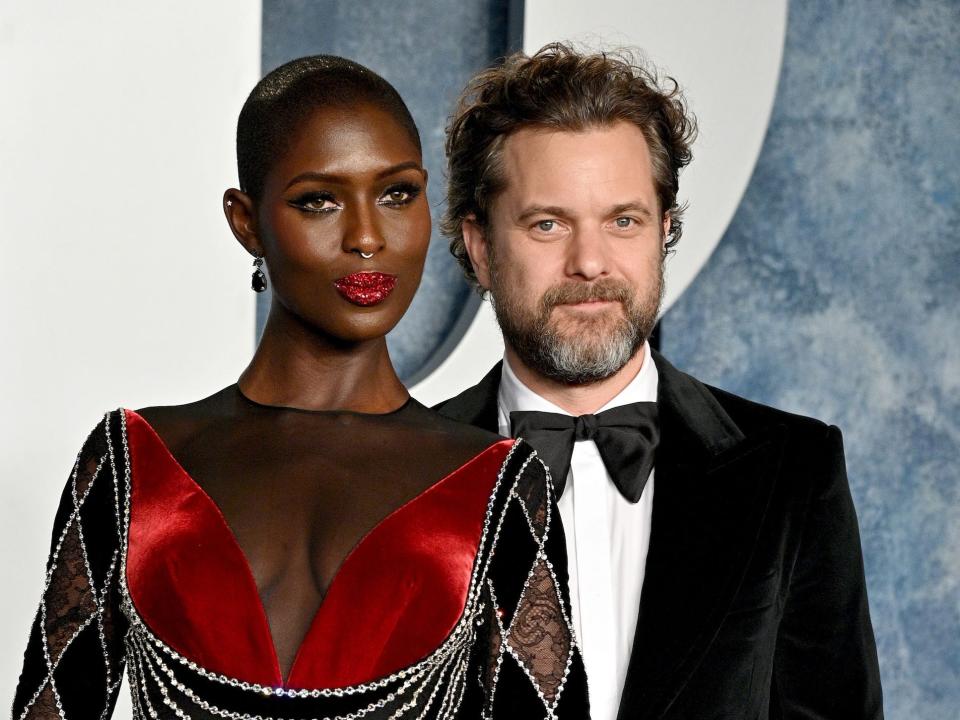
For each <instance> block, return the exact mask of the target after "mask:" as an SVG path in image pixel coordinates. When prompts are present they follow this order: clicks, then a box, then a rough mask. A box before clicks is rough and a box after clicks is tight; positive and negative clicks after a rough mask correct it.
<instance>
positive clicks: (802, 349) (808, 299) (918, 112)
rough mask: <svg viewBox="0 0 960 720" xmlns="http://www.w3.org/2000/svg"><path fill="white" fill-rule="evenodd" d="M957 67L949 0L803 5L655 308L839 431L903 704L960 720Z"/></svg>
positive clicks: (738, 386) (706, 356)
mask: <svg viewBox="0 0 960 720" xmlns="http://www.w3.org/2000/svg"><path fill="white" fill-rule="evenodd" d="M958 69H960V4H958V3H956V2H954V1H953V0H919V1H915V2H895V1H894V0H881V1H876V2H865V1H861V2H843V3H838V2H834V1H833V0H817V1H813V0H805V1H804V2H795V3H791V5H790V14H789V19H788V24H787V37H786V46H785V48H784V57H783V68H782V70H781V77H780V84H779V87H778V92H777V97H776V102H775V104H774V108H773V117H772V119H771V122H770V127H769V130H768V132H767V137H766V140H765V142H764V146H763V149H762V151H761V154H760V158H759V161H758V163H757V166H756V169H755V170H754V174H753V178H752V179H751V182H750V184H749V186H748V188H747V191H746V193H745V196H744V198H743V200H742V202H741V205H740V208H739V210H738V212H737V213H736V216H735V217H734V219H733V222H732V223H731V225H730V227H729V229H728V230H727V232H726V234H725V236H724V237H723V239H722V240H721V242H720V245H719V246H718V248H717V250H716V251H715V253H714V255H713V256H712V258H711V260H710V261H709V263H708V264H707V266H706V267H705V268H704V269H703V271H702V272H701V273H700V275H699V276H698V277H697V279H696V281H695V282H694V284H693V285H692V286H691V287H690V289H689V290H687V292H686V293H684V295H683V297H682V298H680V300H679V302H678V303H677V304H676V305H674V307H673V308H672V309H671V310H670V312H669V313H668V314H667V315H666V317H665V319H664V321H663V323H662V335H661V345H662V347H663V350H664V353H665V354H666V355H667V357H670V358H671V359H672V360H673V362H675V363H676V364H678V365H679V366H680V367H683V368H685V369H686V370H688V371H690V372H691V373H693V374H694V375H696V376H698V377H700V378H701V379H703V380H705V381H708V382H711V383H713V384H716V385H720V386H721V387H723V388H725V389H727V390H731V391H732V392H735V393H738V394H741V395H746V396H748V397H750V398H753V399H756V400H759V401H760V402H764V403H768V404H771V405H776V406H778V407H782V408H784V409H787V410H792V411H794V412H799V413H803V414H807V415H814V416H816V417H819V418H821V419H823V420H826V421H828V422H832V423H836V424H837V425H839V426H840V428H841V429H842V430H843V431H844V439H845V445H846V452H847V466H848V471H849V475H850V481H851V485H852V487H853V494H854V499H855V501H856V505H857V510H858V514H859V517H860V525H861V536H862V539H863V543H864V553H865V561H866V568H867V580H868V584H869V592H870V605H871V609H872V612H873V622H874V628H875V630H876V634H877V642H878V645H879V651H880V664H881V670H882V673H883V684H884V698H885V702H884V704H885V707H886V709H887V717H888V718H891V719H892V720H907V719H910V720H942V719H945V718H958V717H960V592H958V585H960V502H958V495H960V492H958V491H960V483H958V470H957V466H958V459H960V339H958V338H960V311H958V308H960V281H958V273H960V213H958V206H960V133H958V128H960V120H958V118H960V107H958V105H960V81H958V77H960V71H958ZM694 162H696V161H694ZM679 252H683V248H682V243H681V247H680V249H679Z"/></svg>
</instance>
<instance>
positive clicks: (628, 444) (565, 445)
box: [510, 402, 660, 503]
mask: <svg viewBox="0 0 960 720" xmlns="http://www.w3.org/2000/svg"><path fill="white" fill-rule="evenodd" d="M510 431H511V434H512V435H513V436H514V437H522V438H523V439H524V440H526V441H527V442H529V443H530V444H531V445H532V446H533V447H534V449H535V450H536V451H537V454H539V455H540V459H542V460H543V462H545V463H546V464H547V466H548V467H549V468H550V475H551V476H552V478H553V486H554V488H555V489H556V491H557V496H558V497H559V496H560V495H561V494H563V488H564V486H565V485H566V483H567V471H568V470H569V469H570V458H571V457H572V456H573V444H574V442H576V441H577V440H593V441H594V442H595V443H596V444H597V450H599V451H600V458H601V459H602V460H603V464H604V465H605V466H606V468H607V472H608V473H610V477H612V478H613V482H614V483H615V484H616V486H617V489H618V490H620V493H621V494H622V495H623V496H624V497H625V498H626V499H627V500H629V501H630V502H632V503H635V502H637V501H638V500H640V496H641V495H642V494H643V488H644V486H645V485H646V484H647V477H649V475H650V470H651V469H652V468H653V459H654V454H655V453H654V451H655V450H656V448H657V444H658V443H659V442H660V423H659V421H658V416H657V404H656V403H652V402H638V403H631V404H629V405H621V406H620V407H615V408H612V409H610V410H605V411H604V412H602V413H598V414H597V415H581V416H580V417H573V416H571V415H561V414H560V413H548V412H526V411H516V412H512V413H510Z"/></svg>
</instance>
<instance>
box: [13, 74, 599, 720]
mask: <svg viewBox="0 0 960 720" xmlns="http://www.w3.org/2000/svg"><path fill="white" fill-rule="evenodd" d="M237 157H238V166H239V175H240V187H241V190H236V189H231V190H227V191H226V193H225V194H224V210H225V213H226V216H227V221H228V223H229V224H230V227H231V229H232V231H233V233H234V235H235V236H236V237H237V239H238V240H239V242H240V243H241V245H243V247H244V248H246V249H247V251H248V252H250V253H251V255H253V257H254V266H255V270H254V275H253V286H254V289H255V290H259V291H262V290H264V289H265V288H266V286H267V283H268V281H267V276H266V275H265V274H264V273H263V272H262V266H264V265H265V266H266V268H269V285H270V289H271V291H272V293H273V296H272V306H271V311H270V316H269V319H268V321H267V324H266V327H265V330H264V333H263V338H262V340H261V342H260V344H259V346H258V348H257V351H256V353H255V355H254V357H253V360H252V361H251V363H250V365H249V366H248V367H247V369H246V370H245V371H244V372H243V374H242V375H241V376H240V379H239V381H238V382H237V383H236V384H235V385H232V386H230V387H227V388H225V389H224V390H221V391H220V392H218V393H216V394H214V395H212V396H211V397H208V398H206V399H204V400H200V401H198V402H195V403H191V404H188V405H181V406H173V407H153V408H147V409H143V410H139V411H137V412H133V411H130V410H118V411H115V412H112V413H108V414H107V415H106V416H105V417H104V419H103V421H102V422H101V423H100V424H99V425H98V426H97V427H96V428H95V429H94V430H93V432H92V433H91V434H90V436H89V438H88V440H87V442H86V443H85V445H84V447H83V449H82V450H81V452H80V454H79V456H78V459H77V463H76V465H75V467H74V472H73V473H72V475H71V477H70V479H69V481H68V483H67V487H66V489H65V491H64V494H63V499H62V501H61V505H60V509H59V511H58V513H57V517H56V521H55V529H54V535H53V544H52V549H51V557H50V562H49V565H48V572H47V583H46V587H45V589H44V594H43V598H42V602H41V605H40V609H39V612H38V614H37V619H36V622H35V623H34V628H33V632H32V635H31V638H30V643H29V646H28V648H27V651H26V654H25V662H24V669H23V673H22V675H21V678H20V685H19V687H18V689H17V695H16V699H15V702H14V713H13V716H14V717H15V718H46V717H66V718H88V717H106V716H109V714H110V712H111V710H112V707H113V704H114V702H115V700H116V696H117V692H118V689H119V685H120V679H121V675H122V671H123V667H124V665H125V666H126V669H127V672H128V677H129V680H130V684H131V689H132V693H133V701H134V709H135V713H136V715H137V716H138V717H181V718H182V717H227V718H246V717H251V718H253V717H276V718H301V717H303V718H309V717H342V718H360V717H366V718H380V717H383V718H387V717H480V716H481V715H487V716H490V715H492V716H495V717H507V716H509V717H586V714H587V710H586V683H585V679H584V676H583V669H582V664H581V662H580V658H579V653H578V651H577V649H576V647H575V643H574V641H573V637H572V631H571V630H570V623H569V621H568V620H567V617H568V614H569V603H568V600H567V598H566V597H565V592H566V590H565V588H566V576H565V573H566V571H565V561H564V556H563V547H564V543H563V537H562V534H561V529H560V527H559V524H558V523H556V522H555V520H554V518H556V517H557V515H556V512H555V509H554V507H553V499H552V496H551V490H550V485H549V478H548V477H547V475H546V473H545V471H544V469H543V466H542V464H541V463H540V462H539V461H538V460H536V458H535V455H534V453H533V452H532V450H531V449H530V448H529V446H527V445H525V444H524V443H523V442H522V441H517V442H516V443H514V442H513V441H510V440H504V439H502V438H499V437H497V436H494V435H490V434H487V433H485V432H483V431H480V430H477V429H474V428H468V427H466V426H462V425H459V424H456V423H453V422H451V421H448V420H445V419H443V418H441V417H440V416H439V415H437V414H435V413H434V412H432V411H431V410H428V409H427V408H425V407H423V406H422V405H420V404H419V403H417V402H416V401H414V400H413V399H411V398H410V397H409V395H408V393H407V391H406V389H405V388H404V387H403V385H402V384H401V383H400V381H399V379H398V378H397V375H396V373H395V372H394V369H393V367H392V365H391V363H390V359H389V356H388V353H387V347H386V342H385V335H386V333H387V332H388V331H389V330H390V329H391V328H392V327H394V325H396V323H397V322H398V321H399V319H400V317H401V316H402V315H403V313H404V312H405V311H406V309H407V307H408V306H409V304H410V301H411V299H412V297H413V294H414V292H415V290H416V288H417V285H418V284H419V281H420V274H421V272H422V269H423V265H424V260H425V256H426V250H427V245H428V242H429V238H430V214H429V209H428V207H427V201H426V193H425V189H426V182H427V174H426V171H425V170H424V169H423V167H422V162H421V150H420V140H419V135H418V133H417V130H416V126H415V125H414V122H413V120H412V118H411V117H410V114H409V112H408V110H407V108H406V107H405V105H404V104H403V101H402V100H401V99H400V97H399V95H398V94H397V93H396V91H395V90H394V89H393V88H392V87H391V86H390V85H389V84H388V83H387V82H386V81H385V80H383V79H382V78H380V77H379V76H377V75H375V74H374V73H372V72H371V71H369V70H367V69H366V68H363V67H361V66H359V65H357V64H355V63H352V62H350V61H347V60H343V59H341V58H335V57H328V56H319V57H311V58H302V59H299V60H295V61H293V62H291V63H288V64H287V65H284V66H282V67H280V68H278V69H277V70H275V71H273V72H272V73H270V74H269V75H267V76H266V77H265V78H264V79H263V80H262V81H261V82H260V83H259V84H258V85H257V86H256V88H254V90H253V92H252V93H251V95H250V97H249V98H248V99H247V102H246V103H245V105H244V108H243V110H242V112H241V114H240V119H239V123H238V130H237ZM554 563H555V564H554Z"/></svg>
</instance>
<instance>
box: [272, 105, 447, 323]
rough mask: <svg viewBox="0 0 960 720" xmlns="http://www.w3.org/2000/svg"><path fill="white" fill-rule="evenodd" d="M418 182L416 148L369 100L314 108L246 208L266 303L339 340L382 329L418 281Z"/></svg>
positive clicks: (423, 219)
mask: <svg viewBox="0 0 960 720" xmlns="http://www.w3.org/2000/svg"><path fill="white" fill-rule="evenodd" d="M426 185H427V173H426V171H425V170H424V169H423V167H422V165H421V157H420V152H419V151H418V150H417V146H416V145H415V144H414V142H413V140H412V139H411V138H410V136H409V134H408V133H407V131H406V130H404V128H403V127H402V126H401V125H400V124H399V123H397V122H396V121H395V120H394V119H393V117H392V116H391V115H389V114H388V113H386V112H384V111H383V110H380V109H378V108H376V107H374V106H372V105H359V106H350V107H339V108H323V109H318V110H316V111H315V112H314V113H313V114H312V115H310V116H309V117H308V118H307V119H306V120H305V121H304V122H303V123H302V124H301V125H300V127H299V129H298V131H297V136H296V137H295V138H293V142H292V143H291V144H290V148H289V150H288V151H287V152H286V153H285V154H284V155H283V156H282V157H280V158H278V159H277V161H276V162H275V163H274V165H273V167H272V168H271V169H270V171H269V173H268V174H267V176H266V179H265V183H264V189H263V195H262V197H261V199H260V203H259V206H258V207H257V208H256V221H255V225H256V235H257V239H258V240H259V242H260V243H261V248H260V250H261V252H262V253H263V256H264V260H265V262H266V266H267V268H268V270H269V275H270V281H271V286H272V290H273V302H275V303H280V304H281V305H282V306H283V308H284V309H286V310H287V311H289V312H290V313H292V314H293V315H295V316H297V317H298V318H299V319H300V320H302V321H303V322H305V323H306V324H308V325H310V326H312V327H314V328H315V329H317V330H319V331H320V332H322V333H324V334H326V335H329V336H331V337H333V338H337V339H340V340H345V341H348V342H357V341H363V340H369V339H372V338H376V337H381V336H383V335H385V334H386V333H387V332H389V330H390V329H391V328H393V327H394V326H395V325H396V324H397V322H399V320H400V318H401V316H402V315H403V314H404V312H406V310H407V307H409V305H410V302H411V300H412V299H413V295H414V293H415V292H416V290H417V286H418V285H419V284H420V276H421V274H422V272H423V264H424V261H425V259H426V254H427V247H428V245H429V242H430V209H429V206H428V205H427V194H426ZM365 256H366V257H365Z"/></svg>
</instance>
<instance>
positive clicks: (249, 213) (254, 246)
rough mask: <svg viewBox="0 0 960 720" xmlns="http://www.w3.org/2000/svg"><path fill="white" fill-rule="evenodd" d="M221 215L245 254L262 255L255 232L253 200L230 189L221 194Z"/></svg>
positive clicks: (242, 193) (240, 192)
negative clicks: (225, 217) (225, 218)
mask: <svg viewBox="0 0 960 720" xmlns="http://www.w3.org/2000/svg"><path fill="white" fill-rule="evenodd" d="M223 214H224V215H226V216H227V224H228V225H230V230H231V231H233V236H234V237H235V238H236V239H237V242H239V243H240V244H241V245H243V247H244V248H246V250H247V252H248V253H250V254H251V255H257V256H262V255H263V243H261V242H260V237H259V233H258V232H257V221H256V218H257V215H256V207H255V206H254V203H253V199H252V198H251V197H250V196H249V195H247V194H246V193H245V192H242V191H240V190H237V189H236V188H230V189H229V190H227V191H226V192H224V193H223Z"/></svg>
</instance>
